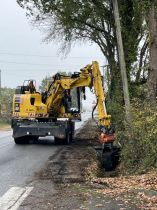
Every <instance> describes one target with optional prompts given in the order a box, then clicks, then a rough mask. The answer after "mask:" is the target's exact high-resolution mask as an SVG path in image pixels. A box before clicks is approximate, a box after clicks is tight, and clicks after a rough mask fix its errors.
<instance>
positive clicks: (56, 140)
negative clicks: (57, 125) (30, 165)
mask: <svg viewBox="0 0 157 210" xmlns="http://www.w3.org/2000/svg"><path fill="white" fill-rule="evenodd" d="M63 142H64V139H60V138H57V137H54V144H56V145H59V144H63Z"/></svg>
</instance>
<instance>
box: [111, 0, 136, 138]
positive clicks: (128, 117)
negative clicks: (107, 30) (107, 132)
mask: <svg viewBox="0 0 157 210" xmlns="http://www.w3.org/2000/svg"><path fill="white" fill-rule="evenodd" d="M112 3H113V11H114V19H115V26H116V36H117V46H118V56H119V63H120V70H121V77H122V83H123V92H124V102H125V110H126V122H127V125H128V126H129V129H130V133H131V136H133V127H132V116H131V106H130V97H129V88H128V80H127V73H126V63H125V57H124V50H123V42H122V35H121V25H120V17H119V9H118V2H117V0H112Z"/></svg>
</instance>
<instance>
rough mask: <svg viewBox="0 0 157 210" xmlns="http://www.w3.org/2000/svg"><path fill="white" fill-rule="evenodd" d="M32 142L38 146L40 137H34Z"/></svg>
mask: <svg viewBox="0 0 157 210" xmlns="http://www.w3.org/2000/svg"><path fill="white" fill-rule="evenodd" d="M32 140H33V142H34V143H36V144H37V143H39V136H33V138H32Z"/></svg>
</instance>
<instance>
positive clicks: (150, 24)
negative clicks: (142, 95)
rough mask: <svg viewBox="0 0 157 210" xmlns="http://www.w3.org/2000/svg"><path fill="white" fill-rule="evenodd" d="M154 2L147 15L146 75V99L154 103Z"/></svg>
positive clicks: (156, 78) (156, 37) (156, 67)
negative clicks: (148, 60)
mask: <svg viewBox="0 0 157 210" xmlns="http://www.w3.org/2000/svg"><path fill="white" fill-rule="evenodd" d="M155 2H156V1H155V0H154V1H152V2H151V5H150V6H149V9H148V13H147V24H148V29H149V34H150V40H149V48H150V50H149V52H150V64H149V75H148V97H149V100H150V101H151V102H156V97H157V58H156V56H157V13H156V11H155V9H156V8H155V6H156V5H155Z"/></svg>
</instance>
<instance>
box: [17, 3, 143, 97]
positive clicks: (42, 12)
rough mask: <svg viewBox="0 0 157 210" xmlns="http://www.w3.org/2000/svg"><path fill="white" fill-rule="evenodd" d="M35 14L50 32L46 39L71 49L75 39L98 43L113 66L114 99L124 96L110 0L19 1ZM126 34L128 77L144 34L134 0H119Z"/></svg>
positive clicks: (37, 23)
mask: <svg viewBox="0 0 157 210" xmlns="http://www.w3.org/2000/svg"><path fill="white" fill-rule="evenodd" d="M17 2H18V3H19V5H20V6H21V7H23V8H25V9H26V10H27V15H29V16H31V17H33V20H34V21H33V22H34V24H35V25H36V26H39V27H40V28H42V29H43V30H44V31H45V32H46V33H47V37H46V40H49V41H51V40H54V39H57V40H58V41H60V40H62V41H64V44H63V48H64V49H65V48H66V49H67V46H70V45H71V43H72V42H73V41H76V40H81V41H85V40H88V41H90V42H94V43H96V44H97V45H98V46H99V47H100V49H101V51H102V53H103V54H104V56H105V57H106V58H107V60H108V63H109V65H110V75H111V86H110V94H111V98H112V100H113V99H114V98H118V99H119V98H120V95H121V96H122V84H121V79H120V71H119V65H118V58H117V42H116V35H115V25H114V18H113V7H112V4H111V1H110V0H86V1H83V0H53V1H48V0H17ZM119 5H120V16H121V20H122V21H121V22H122V37H123V42H124V52H125V55H126V66H127V76H128V78H129V81H130V69H131V65H132V63H133V62H135V61H136V55H137V52H138V44H139V41H140V39H139V37H140V35H141V33H142V16H141V12H140V8H139V7H138V4H137V2H136V1H134V0H128V1H127V2H126V0H119Z"/></svg>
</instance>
